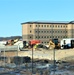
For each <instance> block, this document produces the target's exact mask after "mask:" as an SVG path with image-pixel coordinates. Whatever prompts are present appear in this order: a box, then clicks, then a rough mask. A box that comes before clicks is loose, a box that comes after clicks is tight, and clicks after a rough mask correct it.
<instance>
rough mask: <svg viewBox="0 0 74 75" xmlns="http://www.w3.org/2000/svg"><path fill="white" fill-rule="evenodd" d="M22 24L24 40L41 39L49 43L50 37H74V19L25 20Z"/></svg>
mask: <svg viewBox="0 0 74 75" xmlns="http://www.w3.org/2000/svg"><path fill="white" fill-rule="evenodd" d="M21 25H22V37H23V40H26V41H29V40H31V39H39V40H41V41H42V43H44V44H47V43H48V42H49V39H52V38H58V39H59V40H61V39H63V38H72V37H74V34H73V33H74V21H70V22H25V23H21Z"/></svg>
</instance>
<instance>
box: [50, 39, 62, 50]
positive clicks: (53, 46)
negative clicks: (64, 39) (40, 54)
mask: <svg viewBox="0 0 74 75" xmlns="http://www.w3.org/2000/svg"><path fill="white" fill-rule="evenodd" d="M60 48H61V46H60V42H59V41H58V39H50V40H49V49H60Z"/></svg>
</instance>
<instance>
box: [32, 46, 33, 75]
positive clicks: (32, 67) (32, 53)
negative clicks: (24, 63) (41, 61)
mask: <svg viewBox="0 0 74 75" xmlns="http://www.w3.org/2000/svg"><path fill="white" fill-rule="evenodd" d="M32 74H33V46H32Z"/></svg>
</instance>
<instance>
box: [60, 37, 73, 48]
mask: <svg viewBox="0 0 74 75" xmlns="http://www.w3.org/2000/svg"><path fill="white" fill-rule="evenodd" d="M60 45H61V49H69V48H74V38H64V39H62V40H61V42H60Z"/></svg>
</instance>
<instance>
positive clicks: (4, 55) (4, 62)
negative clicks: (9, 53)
mask: <svg viewBox="0 0 74 75" xmlns="http://www.w3.org/2000/svg"><path fill="white" fill-rule="evenodd" d="M4 66H5V49H4Z"/></svg>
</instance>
